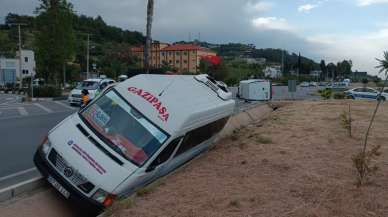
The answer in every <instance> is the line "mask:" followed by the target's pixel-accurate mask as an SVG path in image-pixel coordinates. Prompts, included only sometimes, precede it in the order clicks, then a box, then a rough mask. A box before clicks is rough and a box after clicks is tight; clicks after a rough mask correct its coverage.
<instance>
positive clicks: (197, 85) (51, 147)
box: [34, 75, 235, 210]
mask: <svg viewBox="0 0 388 217" xmlns="http://www.w3.org/2000/svg"><path fill="white" fill-rule="evenodd" d="M234 109H235V101H234V100H233V99H232V93H231V92H229V91H228V90H227V88H225V86H224V84H222V83H219V82H217V81H215V80H213V79H211V78H210V77H209V76H208V75H197V76H193V75H174V76H171V75H138V76H135V77H132V78H130V79H128V80H126V81H124V82H121V83H118V84H117V85H114V86H113V85H112V86H109V87H108V88H107V89H105V90H104V91H103V92H102V93H101V95H100V96H99V97H98V98H97V99H95V100H94V101H92V102H91V103H90V104H88V105H87V106H86V107H85V108H83V109H82V110H80V111H79V112H78V113H75V114H73V115H71V116H69V117H68V118H66V119H65V120H64V121H62V122H61V123H59V124H58V125H57V126H55V127H54V128H53V129H52V130H50V131H49V133H48V136H47V138H46V139H45V140H44V141H43V143H42V145H41V146H40V147H39V148H38V150H37V152H36V154H35V155H34V162H35V165H36V167H37V168H38V170H39V171H40V173H41V174H42V175H43V177H44V178H45V179H46V180H48V182H49V183H50V184H51V185H52V186H53V187H54V188H55V189H56V190H58V192H59V193H60V194H62V195H63V196H64V197H65V198H67V199H71V200H75V201H78V204H80V205H83V206H84V207H85V210H86V209H97V210H100V209H103V208H105V207H108V206H110V205H111V204H112V203H113V201H114V200H116V199H120V198H123V197H126V196H128V195H131V194H132V193H134V192H136V191H137V190H138V189H139V188H142V187H144V186H145V185H147V184H149V183H151V182H153V181H155V180H156V179H158V178H160V177H162V176H165V175H167V174H169V173H170V172H173V171H175V170H176V169H177V168H179V167H181V166H182V165H184V164H185V163H187V162H189V161H190V160H192V159H193V158H195V157H196V156H198V155H200V154H201V153H203V152H204V151H206V150H209V149H210V148H211V147H212V146H213V145H214V143H213V141H214V139H215V138H216V136H217V134H218V133H219V132H220V131H221V130H222V129H223V128H224V126H225V124H226V123H227V121H228V119H229V117H230V116H231V115H233V112H234Z"/></svg>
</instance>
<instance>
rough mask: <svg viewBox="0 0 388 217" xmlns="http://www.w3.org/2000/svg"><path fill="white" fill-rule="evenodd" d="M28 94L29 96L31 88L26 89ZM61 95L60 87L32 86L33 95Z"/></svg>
mask: <svg viewBox="0 0 388 217" xmlns="http://www.w3.org/2000/svg"><path fill="white" fill-rule="evenodd" d="M28 96H31V89H29V90H28ZM59 96H62V90H61V88H58V87H55V86H42V87H34V97H59Z"/></svg>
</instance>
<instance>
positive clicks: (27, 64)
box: [0, 50, 36, 85]
mask: <svg viewBox="0 0 388 217" xmlns="http://www.w3.org/2000/svg"><path fill="white" fill-rule="evenodd" d="M21 60H22V62H21V68H22V70H21V71H20V67H19V66H20V65H19V62H20V59H19V52H16V57H15V58H12V59H11V58H1V57H0V85H5V84H7V83H16V81H17V80H20V79H23V78H26V77H31V75H32V76H35V74H36V71H35V68H36V63H35V54H34V51H32V50H22V57H21Z"/></svg>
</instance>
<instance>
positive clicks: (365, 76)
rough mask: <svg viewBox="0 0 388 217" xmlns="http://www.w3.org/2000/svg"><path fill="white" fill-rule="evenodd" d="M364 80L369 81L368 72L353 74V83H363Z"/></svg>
mask: <svg viewBox="0 0 388 217" xmlns="http://www.w3.org/2000/svg"><path fill="white" fill-rule="evenodd" d="M363 79H368V73H367V72H359V71H355V72H353V76H352V80H353V81H362V80H363Z"/></svg>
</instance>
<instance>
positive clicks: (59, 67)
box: [35, 0, 75, 85]
mask: <svg viewBox="0 0 388 217" xmlns="http://www.w3.org/2000/svg"><path fill="white" fill-rule="evenodd" d="M36 13H37V14H38V16H37V17H36V23H35V28H36V30H37V32H36V36H35V46H36V51H37V71H38V74H39V75H40V76H43V77H44V78H45V79H46V81H48V83H51V84H54V83H55V84H57V85H59V84H60V81H61V80H62V78H63V76H62V73H63V66H64V64H65V63H66V62H69V61H71V60H72V58H73V57H74V51H75V36H74V32H73V22H72V21H73V16H74V12H73V6H72V4H70V3H68V2H67V1H66V0H40V6H39V7H38V8H37V9H36Z"/></svg>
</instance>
